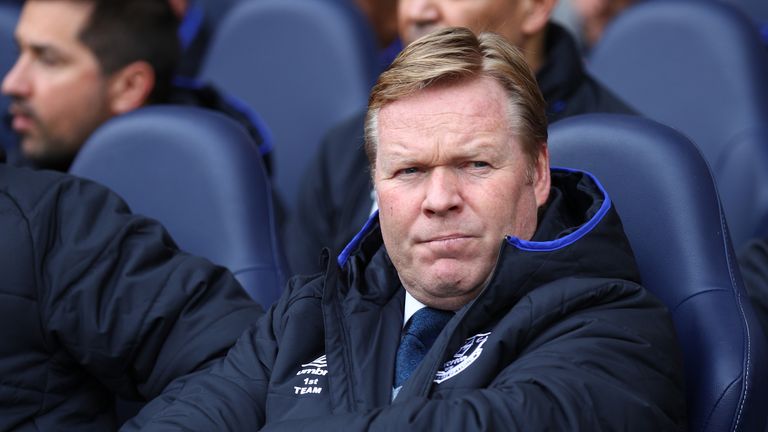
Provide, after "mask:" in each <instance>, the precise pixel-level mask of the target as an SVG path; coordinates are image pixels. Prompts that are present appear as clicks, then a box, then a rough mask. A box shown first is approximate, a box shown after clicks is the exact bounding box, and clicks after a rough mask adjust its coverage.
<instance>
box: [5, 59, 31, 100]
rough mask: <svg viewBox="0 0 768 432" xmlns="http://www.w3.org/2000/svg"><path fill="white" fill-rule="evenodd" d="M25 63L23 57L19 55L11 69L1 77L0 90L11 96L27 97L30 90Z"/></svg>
mask: <svg viewBox="0 0 768 432" xmlns="http://www.w3.org/2000/svg"><path fill="white" fill-rule="evenodd" d="M27 78H28V77H27V72H26V65H25V61H24V58H23V57H19V58H18V59H17V60H16V63H15V64H14V65H13V67H12V68H11V70H9V71H8V73H7V74H5V77H3V84H2V88H1V91H2V92H3V94H4V95H8V96H12V97H27V96H29V93H30V91H31V86H30V84H29V80H28V79H27Z"/></svg>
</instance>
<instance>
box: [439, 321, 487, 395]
mask: <svg viewBox="0 0 768 432" xmlns="http://www.w3.org/2000/svg"><path fill="white" fill-rule="evenodd" d="M490 334H491V333H490V332H488V333H480V334H476V335H474V336H472V337H471V338H469V339H467V341H466V342H464V345H462V346H461V348H459V350H458V351H457V352H456V354H454V355H453V358H452V359H450V360H448V361H447V362H445V363H444V364H443V369H442V370H439V371H437V373H436V374H435V383H437V384H440V383H442V382H443V381H446V380H448V379H451V378H453V377H455V376H456V375H458V374H460V373H461V372H462V371H464V369H466V368H468V367H469V366H470V365H471V364H472V363H474V362H475V360H477V359H478V357H480V354H481V353H482V352H483V345H484V344H485V341H487V340H488V336H489V335H490Z"/></svg>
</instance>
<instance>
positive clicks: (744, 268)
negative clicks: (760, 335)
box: [739, 238, 768, 335]
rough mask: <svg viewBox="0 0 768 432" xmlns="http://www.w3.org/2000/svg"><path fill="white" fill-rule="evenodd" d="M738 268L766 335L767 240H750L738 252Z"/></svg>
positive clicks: (767, 331) (767, 289)
mask: <svg viewBox="0 0 768 432" xmlns="http://www.w3.org/2000/svg"><path fill="white" fill-rule="evenodd" d="M739 266H740V267H741V275H742V277H743V278H744V288H745V289H746V291H747V294H748V295H749V300H750V301H751V302H752V306H753V307H754V308H755V314H756V315H757V317H758V318H759V319H760V325H761V326H762V328H763V332H765V334H766V335H768V239H765V238H756V239H752V240H751V241H750V242H749V243H747V245H746V246H744V247H743V248H742V249H741V250H740V251H739Z"/></svg>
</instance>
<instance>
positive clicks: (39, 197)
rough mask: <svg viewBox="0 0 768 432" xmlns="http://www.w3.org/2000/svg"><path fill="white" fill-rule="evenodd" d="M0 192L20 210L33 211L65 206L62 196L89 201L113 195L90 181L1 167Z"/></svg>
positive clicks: (28, 169) (62, 174) (51, 172)
mask: <svg viewBox="0 0 768 432" xmlns="http://www.w3.org/2000/svg"><path fill="white" fill-rule="evenodd" d="M0 193H2V194H4V195H5V196H6V197H8V198H10V199H11V200H13V201H14V202H15V203H16V205H17V206H18V207H19V208H21V209H22V210H23V211H25V212H26V211H32V210H33V209H35V208H38V207H39V206H41V205H61V204H66V203H67V202H68V200H69V198H66V199H61V197H62V196H64V195H77V196H79V197H80V199H82V200H84V199H88V197H95V196H98V195H112V196H114V197H115V198H116V195H114V194H113V193H112V192H110V191H109V190H108V189H107V188H105V187H103V186H101V185H99V184H97V183H94V182H92V181H90V180H86V179H81V178H78V177H75V176H72V175H69V174H66V173H60V172H55V171H47V170H33V169H30V168H23V167H13V166H8V165H4V164H0Z"/></svg>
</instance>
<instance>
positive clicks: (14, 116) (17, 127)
mask: <svg viewBox="0 0 768 432" xmlns="http://www.w3.org/2000/svg"><path fill="white" fill-rule="evenodd" d="M8 115H9V117H10V119H11V121H10V123H11V128H12V129H13V130H14V131H16V132H18V133H24V132H25V131H28V130H29V129H31V128H32V127H33V125H34V123H35V120H34V117H33V116H32V113H31V112H30V111H29V110H26V109H23V108H21V107H19V106H18V105H12V106H11V108H10V109H9V110H8Z"/></svg>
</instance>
